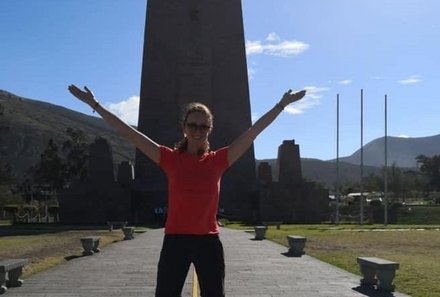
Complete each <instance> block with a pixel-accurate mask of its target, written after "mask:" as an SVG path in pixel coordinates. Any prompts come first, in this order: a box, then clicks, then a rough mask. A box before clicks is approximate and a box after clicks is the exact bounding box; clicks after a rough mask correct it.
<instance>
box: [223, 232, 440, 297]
mask: <svg viewBox="0 0 440 297" xmlns="http://www.w3.org/2000/svg"><path fill="white" fill-rule="evenodd" d="M227 227H231V228H246V229H249V226H242V225H239V224H230V225H227ZM439 230H440V226H432V225H430V226H408V225H388V226H387V227H384V226H383V225H364V226H356V225H339V226H334V225H281V230H277V229H276V228H275V227H269V229H268V230H267V233H266V238H267V239H269V240H273V241H275V242H278V243H281V244H282V245H285V246H286V247H287V246H288V244H287V239H286V236H287V235H302V236H305V237H307V243H306V248H305V251H306V254H308V255H310V256H312V257H315V258H318V259H320V260H322V261H324V262H327V263H330V264H332V265H335V266H338V267H340V268H342V269H344V270H347V271H349V272H352V273H355V274H358V275H360V272H359V266H358V264H357V262H356V258H357V257H359V256H374V257H380V258H385V259H388V260H392V261H395V262H398V263H400V269H399V270H397V275H396V278H395V281H394V283H395V285H396V290H397V291H399V292H402V293H406V294H409V295H411V296H413V297H440V283H439V281H438V280H439V277H440V261H439V260H438V259H440V231H439Z"/></svg>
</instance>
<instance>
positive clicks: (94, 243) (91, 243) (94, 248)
mask: <svg viewBox="0 0 440 297" xmlns="http://www.w3.org/2000/svg"><path fill="white" fill-rule="evenodd" d="M100 240H101V237H99V236H89V237H83V238H81V244H82V247H83V249H84V251H83V255H84V256H90V255H93V253H99V252H100V250H99V241H100Z"/></svg>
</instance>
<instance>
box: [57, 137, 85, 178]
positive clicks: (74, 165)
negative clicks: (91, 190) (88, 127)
mask: <svg viewBox="0 0 440 297" xmlns="http://www.w3.org/2000/svg"><path fill="white" fill-rule="evenodd" d="M66 133H67V135H69V137H70V138H69V139H68V140H66V141H65V142H64V143H63V148H62V150H63V152H64V153H65V154H66V172H67V176H68V180H69V181H70V182H73V181H75V180H82V179H84V178H85V176H86V174H87V164H88V160H89V146H90V141H89V139H88V137H87V135H86V134H84V132H83V131H82V130H80V129H72V128H67V130H66Z"/></svg>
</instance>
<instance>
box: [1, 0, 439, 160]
mask: <svg viewBox="0 0 440 297" xmlns="http://www.w3.org/2000/svg"><path fill="white" fill-rule="evenodd" d="M242 6H243V19H244V30H245V39H246V50H247V66H248V72H249V88H250V98H251V107H252V116H253V118H254V119H256V118H258V117H259V116H261V115H262V114H264V112H265V111H267V110H268V109H269V108H271V107H272V106H273V105H274V104H275V103H276V102H277V101H278V100H279V98H280V96H281V95H282V93H283V92H284V91H285V90H287V89H288V88H292V89H294V90H300V89H304V88H305V89H307V90H308V95H307V97H306V98H305V99H303V100H302V101H301V102H298V103H295V104H293V105H291V106H289V107H288V108H287V109H286V110H285V112H283V114H281V115H280V116H279V117H278V119H277V120H276V122H274V123H273V124H272V125H271V126H270V127H269V128H268V129H267V130H266V131H264V132H263V134H261V135H260V136H259V137H258V138H257V140H256V141H255V153H256V158H258V159H263V158H274V157H276V155H277V149H278V145H279V144H280V143H281V142H282V141H283V140H285V139H295V142H296V143H298V144H299V145H300V151H301V156H302V157H307V158H318V159H322V160H327V159H332V158H335V157H336V95H337V94H339V96H340V144H339V146H340V156H345V155H349V154H351V153H353V152H354V151H355V150H357V149H359V148H360V143H361V140H360V92H361V91H360V90H361V89H363V92H364V139H363V143H364V144H366V143H368V142H369V141H371V140H373V139H375V138H378V137H382V136H383V135H384V96H385V94H387V96H388V135H390V136H400V137H422V136H431V135H436V134H439V133H440V116H439V114H440V104H439V102H438V99H439V95H438V94H437V93H436V90H437V89H438V87H437V86H439V85H440V77H439V76H440V75H439V74H440V72H439V71H440V70H439V66H440V54H439V53H440V41H439V40H440V38H439V37H440V34H439V33H440V18H439V17H438V12H439V11H440V1H437V0H357V1H352V0H333V1H328V0H276V1H274V0H243V1H242ZM145 12H146V0H129V1H121V0H88V1H81V0H63V1H59V0H1V1H0V89H3V90H6V91H9V92H12V93H14V94H17V95H19V96H23V97H27V98H32V99H37V100H42V101H47V102H50V103H53V104H57V105H62V106H65V107H67V108H70V109H73V110H76V111H79V112H83V113H86V114H90V115H91V114H92V113H91V111H90V108H88V107H87V106H85V105H84V104H83V103H81V102H79V101H77V100H75V99H74V98H73V97H72V96H71V95H70V94H69V93H68V92H67V85H69V84H70V83H75V84H78V85H80V86H82V85H88V86H89V87H90V88H92V89H93V90H94V92H95V94H96V95H97V97H99V98H100V101H101V102H103V103H104V104H105V105H106V106H107V107H108V108H110V109H111V110H113V111H114V112H115V113H117V114H118V115H120V116H121V117H122V118H123V119H125V120H126V121H128V122H130V123H134V124H136V123H137V119H136V118H137V105H138V100H139V97H138V96H139V89H140V75H141V63H142V48H143V36H144V35H143V34H144V24H145ZM439 150H440V149H439ZM439 153H440V152H439Z"/></svg>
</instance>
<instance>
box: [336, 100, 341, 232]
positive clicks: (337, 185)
mask: <svg viewBox="0 0 440 297" xmlns="http://www.w3.org/2000/svg"><path fill="white" fill-rule="evenodd" d="M340 202H341V200H340V193H339V94H337V95H336V220H335V222H336V224H339V203H340Z"/></svg>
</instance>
